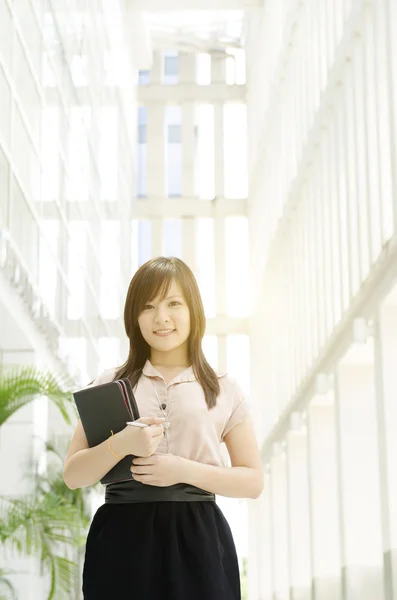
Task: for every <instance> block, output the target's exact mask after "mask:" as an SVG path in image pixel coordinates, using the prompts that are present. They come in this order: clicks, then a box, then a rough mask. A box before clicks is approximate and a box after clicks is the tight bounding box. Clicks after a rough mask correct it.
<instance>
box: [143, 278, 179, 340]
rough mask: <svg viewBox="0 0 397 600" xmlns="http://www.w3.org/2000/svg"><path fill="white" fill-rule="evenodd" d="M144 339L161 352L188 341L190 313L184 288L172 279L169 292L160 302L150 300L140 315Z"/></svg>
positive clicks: (155, 299)
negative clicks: (183, 292)
mask: <svg viewBox="0 0 397 600" xmlns="http://www.w3.org/2000/svg"><path fill="white" fill-rule="evenodd" d="M138 325H139V327H140V330H141V333H142V336H143V338H144V340H145V341H146V342H147V343H148V344H149V346H150V347H151V348H152V349H154V350H157V351H159V352H169V351H170V350H175V349H176V348H178V347H179V346H181V345H182V344H184V343H185V342H187V340H188V337H189V333H190V313H189V308H188V306H187V303H186V301H185V299H184V297H183V294H182V290H181V289H180V287H179V286H178V284H177V283H176V281H174V280H172V283H171V285H170V288H169V290H168V293H167V295H166V297H165V298H164V300H162V301H161V302H160V300H159V297H157V298H153V299H152V300H150V301H149V302H148V303H147V304H146V305H145V307H144V309H143V311H142V312H141V314H140V315H139V317H138Z"/></svg>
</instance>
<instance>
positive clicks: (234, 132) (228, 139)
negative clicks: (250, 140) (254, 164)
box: [223, 104, 248, 198]
mask: <svg viewBox="0 0 397 600" xmlns="http://www.w3.org/2000/svg"><path fill="white" fill-rule="evenodd" d="M223 115H224V153H225V197H226V198H246V197H247V195H248V169H247V107H246V106H245V105H244V104H225V106H224V113H223Z"/></svg>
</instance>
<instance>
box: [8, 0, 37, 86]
mask: <svg viewBox="0 0 397 600" xmlns="http://www.w3.org/2000/svg"><path fill="white" fill-rule="evenodd" d="M1 1H2V0H1ZM14 6H15V10H16V13H17V20H18V23H19V26H20V29H21V32H22V36H23V40H24V42H25V46H26V47H27V48H28V50H29V60H30V62H31V63H32V64H33V68H34V70H35V76H36V78H37V79H38V80H39V81H41V60H42V51H41V34H40V30H39V28H38V26H37V22H36V17H35V15H34V14H33V11H32V6H31V2H30V0H18V2H15V3H14Z"/></svg>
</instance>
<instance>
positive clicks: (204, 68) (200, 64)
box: [196, 52, 211, 85]
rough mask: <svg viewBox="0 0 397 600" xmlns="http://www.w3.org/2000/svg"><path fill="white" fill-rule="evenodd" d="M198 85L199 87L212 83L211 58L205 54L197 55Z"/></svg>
mask: <svg viewBox="0 0 397 600" xmlns="http://www.w3.org/2000/svg"><path fill="white" fill-rule="evenodd" d="M196 83H197V84H198V85H210V83H211V56H210V55H209V54H207V53H204V52H199V53H197V54H196Z"/></svg>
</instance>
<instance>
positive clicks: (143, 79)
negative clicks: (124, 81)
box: [138, 71, 150, 85]
mask: <svg viewBox="0 0 397 600" xmlns="http://www.w3.org/2000/svg"><path fill="white" fill-rule="evenodd" d="M138 83H139V85H149V83H150V71H139V74H138Z"/></svg>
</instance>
